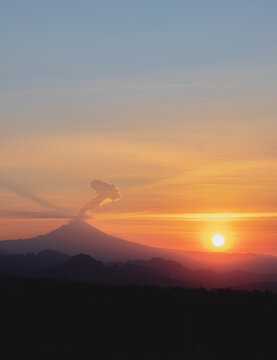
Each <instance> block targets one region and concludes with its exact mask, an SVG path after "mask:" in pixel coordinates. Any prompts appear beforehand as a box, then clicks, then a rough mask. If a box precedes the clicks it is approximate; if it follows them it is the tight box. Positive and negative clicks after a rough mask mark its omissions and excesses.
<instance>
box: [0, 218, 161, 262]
mask: <svg viewBox="0 0 277 360" xmlns="http://www.w3.org/2000/svg"><path fill="white" fill-rule="evenodd" d="M45 249H50V250H57V251H60V252H63V253H66V254H69V255H76V254H79V253H83V254H88V255H92V256H93V257H95V258H96V259H100V260H102V261H114V260H127V259H132V258H136V259H147V258H151V257H153V256H156V255H158V254H164V253H165V250H163V249H158V248H152V247H149V246H144V245H140V244H137V243H133V242H130V241H126V240H122V239H119V238H117V237H114V236H111V235H108V234H106V233H104V232H102V231H100V230H98V229H97V228H95V227H93V226H91V225H89V224H87V223H86V222H84V221H82V220H74V221H71V222H70V223H69V224H67V225H62V226H61V227H59V228H58V229H56V230H54V231H51V232H49V233H47V234H45V235H39V236H37V237H34V238H28V239H19V240H5V241H1V242H0V252H1V253H4V252H6V253H10V254H19V253H20V254H26V253H31V252H34V253H36V252H39V251H42V250H45Z"/></svg>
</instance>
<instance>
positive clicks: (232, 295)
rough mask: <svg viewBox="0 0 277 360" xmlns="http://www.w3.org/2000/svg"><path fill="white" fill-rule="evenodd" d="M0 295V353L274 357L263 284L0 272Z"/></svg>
mask: <svg viewBox="0 0 277 360" xmlns="http://www.w3.org/2000/svg"><path fill="white" fill-rule="evenodd" d="M0 298H1V331H2V334H1V338H0V339H1V340H0V341H1V354H2V356H3V357H2V358H3V359H4V358H5V359H11V358H23V357H24V358H25V357H27V358H28V359H29V358H36V359H50V358H51V359H53V358H54V357H55V358H57V357H58V358H60V359H66V358H74V359H97V360H104V359H105V360H109V359H114V360H115V359H116V360H119V359H121V360H123V359H124V360H125V359H126V360H138V359H139V360H143V359H151V360H156V359H178V360H184V359H205V360H208V359H211V360H212V359H213V360H215V359H220V360H221V359H232V360H233V359H261V360H265V359H275V358H276V351H277V347H276V334H275V326H276V323H277V296H276V295H274V294H272V293H269V292H265V293H261V292H257V291H256V292H255V291H254V292H247V291H240V290H237V291H234V290H231V289H217V290H210V291H207V290H205V289H203V288H200V289H185V288H179V287H177V288H162V287H154V286H145V287H143V286H136V285H129V286H111V285H110V286H109V285H93V284H86V283H77V282H70V281H62V280H50V279H32V278H17V277H12V276H8V275H1V276H0Z"/></svg>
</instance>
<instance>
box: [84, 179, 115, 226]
mask: <svg viewBox="0 0 277 360" xmlns="http://www.w3.org/2000/svg"><path fill="white" fill-rule="evenodd" d="M90 187H91V188H92V190H93V191H94V194H95V196H94V197H93V198H92V199H91V200H90V201H89V202H87V203H86V204H85V205H84V206H83V207H82V209H81V210H80V213H79V216H78V218H79V219H85V218H86V217H88V212H90V211H93V210H95V209H97V208H99V207H100V206H102V205H103V204H107V203H109V202H112V201H116V200H119V199H120V197H121V194H120V190H119V189H118V188H117V187H116V186H115V185H114V184H110V183H108V182H106V181H103V180H99V179H95V180H92V181H91V183H90Z"/></svg>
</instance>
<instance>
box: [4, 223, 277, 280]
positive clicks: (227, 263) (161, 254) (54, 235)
mask: <svg viewBox="0 0 277 360" xmlns="http://www.w3.org/2000/svg"><path fill="white" fill-rule="evenodd" d="M45 249H49V250H56V251H59V252H62V253H65V254H68V255H70V256H74V255H77V254H80V253H82V254H87V255H91V256H92V257H94V258H96V259H99V260H101V261H104V262H107V261H113V262H114V261H126V260H150V259H152V258H162V259H167V260H173V261H177V262H178V263H181V264H182V265H185V266H186V267H187V268H189V269H193V270H196V269H212V270H216V271H217V272H222V271H223V272H232V271H237V270H241V271H245V272H253V273H261V274H272V273H277V258H276V257H275V256H270V255H263V254H233V253H222V252H196V251H182V250H174V249H164V248H156V247H151V246H146V245H141V244H138V243H134V242H131V241H127V240H123V239H120V238H117V237H115V236H111V235H108V234H106V233H104V232H102V231H100V230H98V229H97V228H95V227H93V226H91V225H89V224H87V223H85V222H84V221H81V220H74V221H71V222H70V223H68V224H67V225H62V226H61V227H59V228H58V229H56V230H54V231H51V232H49V233H47V234H45V235H39V236H37V237H33V238H28V239H19V240H5V241H0V254H4V253H5V254H7V253H9V254H27V253H38V252H40V251H43V250H45ZM211 276H212V274H211Z"/></svg>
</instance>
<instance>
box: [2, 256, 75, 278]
mask: <svg viewBox="0 0 277 360" xmlns="http://www.w3.org/2000/svg"><path fill="white" fill-rule="evenodd" d="M69 259H70V256H68V255H65V254H62V253H60V252H58V251H54V250H44V251H41V252H39V253H38V254H34V253H30V254H25V255H23V254H15V255H11V254H9V255H3V254H2V255H0V272H4V273H9V274H14V275H30V274H34V273H37V272H39V271H42V270H44V269H49V268H52V267H53V266H56V265H58V264H62V263H65V262H67V261H68V260H69Z"/></svg>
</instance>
